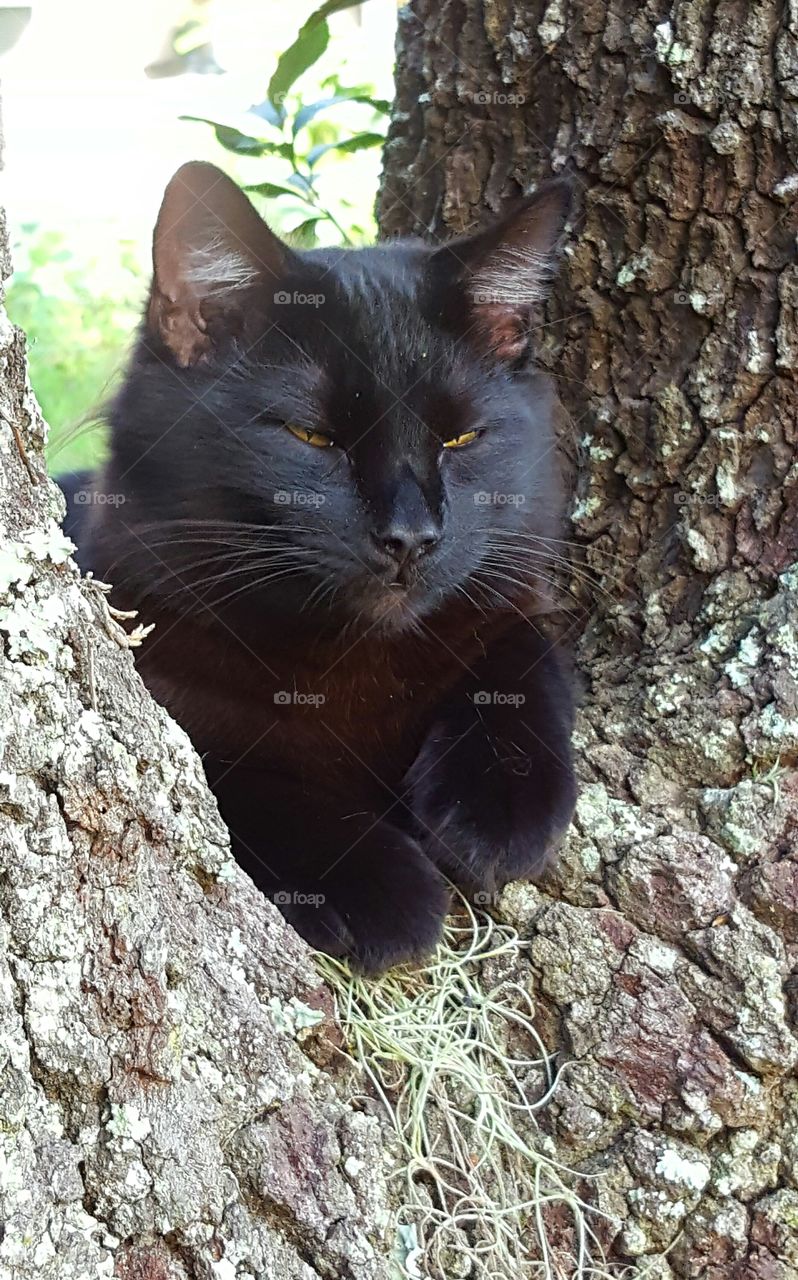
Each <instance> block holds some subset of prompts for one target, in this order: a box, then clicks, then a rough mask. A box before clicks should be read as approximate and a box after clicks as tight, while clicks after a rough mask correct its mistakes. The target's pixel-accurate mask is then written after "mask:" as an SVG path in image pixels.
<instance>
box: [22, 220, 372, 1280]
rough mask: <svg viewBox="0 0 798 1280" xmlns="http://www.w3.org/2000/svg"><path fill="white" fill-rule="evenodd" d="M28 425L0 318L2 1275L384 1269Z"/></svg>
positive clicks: (309, 1036) (159, 716)
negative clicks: (77, 558)
mask: <svg viewBox="0 0 798 1280" xmlns="http://www.w3.org/2000/svg"><path fill="white" fill-rule="evenodd" d="M9 270H10V263H9V261H8V254H7V240H6V237H5V226H4V224H3V223H0V279H5V278H6V277H7V276H8V274H9ZM44 436H45V429H44V425H43V423H42V420H41V417H40V414H39V411H38V408H37V405H36V403H35V401H34V399H33V397H32V395H31V392H30V388H29V386H28V384H27V377H26V363H25V352H24V344H23V338H22V335H21V334H20V333H19V332H18V331H17V330H15V329H14V328H13V327H12V326H11V325H10V324H9V322H8V320H7V318H6V316H5V314H4V313H3V312H2V308H0V1277H2V1280H6V1278H8V1280H12V1278H13V1280H27V1277H37V1280H94V1278H95V1277H97V1278H99V1277H105V1276H116V1277H119V1280H188V1278H189V1277H190V1278H192V1280H234V1277H239V1278H240V1280H246V1278H247V1277H249V1278H250V1280H252V1278H253V1277H257V1280H271V1278H274V1280H310V1278H311V1277H316V1276H318V1277H322V1276H323V1277H333V1276H334V1277H346V1278H347V1280H378V1278H383V1277H386V1276H387V1274H388V1262H387V1258H388V1255H389V1253H390V1248H389V1245H390V1243H391V1241H390V1239H389V1236H390V1234H391V1233H390V1231H389V1216H388V1202H387V1197H386V1191H385V1183H384V1180H383V1176H382V1163H381V1137H380V1129H379V1124H378V1121H377V1120H376V1119H375V1118H373V1117H370V1116H368V1115H366V1114H364V1113H363V1112H362V1111H360V1110H354V1109H353V1108H352V1107H350V1105H349V1104H348V1103H347V1102H346V1101H345V1098H346V1097H347V1096H348V1094H349V1091H350V1082H349V1081H348V1080H347V1078H346V1076H345V1075H343V1074H342V1073H341V1070H340V1068H338V1067H336V1066H335V1064H336V1062H340V1061H341V1055H339V1054H337V1052H336V1049H337V1047H339V1046H340V1032H339V1031H338V1029H337V1027H336V1024H335V1021H334V1017H333V1012H332V999H331V997H330V994H329V992H327V991H326V989H325V988H324V987H323V986H322V985H321V984H320V982H319V978H318V976H317V975H316V973H315V972H314V970H313V968H312V966H311V964H310V962H309V953H308V950H307V948H306V947H305V945H304V944H303V943H302V942H301V941H300V940H299V938H298V937H297V936H296V934H294V933H293V931H292V930H291V929H289V928H288V926H287V925H286V924H285V923H284V922H283V919H282V917H281V916H280V915H279V913H278V912H277V911H276V910H275V909H274V908H273V907H272V906H271V904H269V903H267V902H266V901H265V900H264V898H263V897H262V896H261V895H260V894H259V893H258V891H257V890H256V889H255V888H254V887H253V885H252V883H251V882H250V881H249V880H248V879H246V877H244V876H243V875H242V873H240V872H239V871H237V870H236V869H235V867H234V864H233V863H232V862H231V860H230V852H229V843H228V837H227V833H226V831H225V830H224V828H223V826H222V824H221V821H220V819H219V816H218V812H217V809H216V804H215V802H214V800H213V799H212V797H211V795H210V793H209V791H208V789H207V787H206V785H205V780H204V777H203V775H202V769H201V766H200V763H199V760H198V758H197V756H196V755H195V753H194V751H193V749H192V747H191V745H190V743H189V741H188V739H187V738H186V736H185V734H184V733H183V732H182V731H181V730H180V729H178V727H177V726H176V725H175V724H174V723H173V722H172V721H171V720H170V719H169V717H168V716H167V715H166V714H165V712H163V711H162V710H161V709H160V708H159V707H157V706H156V705H155V703H153V701H152V700H151V699H150V697H149V695H148V694H147V693H146V691H145V689H144V687H143V685H142V683H141V681H140V679H139V677H138V676H137V674H136V671H135V669H134V666H133V659H132V655H131V653H130V649H129V643H130V641H129V639H128V635H127V633H126V631H124V630H123V629H122V627H121V626H120V624H119V622H118V621H117V620H115V619H114V618H113V616H112V615H111V613H110V612H109V608H108V604H107V601H106V597H105V595H104V593H103V592H102V591H101V590H100V589H99V588H98V587H97V586H96V585H94V584H92V583H91V582H87V581H84V580H81V578H80V576H79V574H78V571H77V569H76V568H75V566H74V564H73V563H72V561H71V560H70V559H69V550H70V546H69V544H68V543H67V542H66V541H65V539H64V536H63V534H62V533H61V531H60V529H59V527H58V521H59V519H60V517H61V514H62V500H61V498H60V496H59V495H58V490H57V489H56V487H55V485H53V484H52V483H51V482H50V481H49V480H48V479H47V476H46V472H45V468H44V460H43V453H42V449H43V445H44ZM128 625H130V624H128Z"/></svg>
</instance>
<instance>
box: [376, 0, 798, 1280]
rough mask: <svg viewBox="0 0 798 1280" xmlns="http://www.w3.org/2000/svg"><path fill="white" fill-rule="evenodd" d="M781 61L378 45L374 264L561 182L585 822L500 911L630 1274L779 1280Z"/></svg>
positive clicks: (692, 43)
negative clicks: (380, 118) (400, 243)
mask: <svg viewBox="0 0 798 1280" xmlns="http://www.w3.org/2000/svg"><path fill="white" fill-rule="evenodd" d="M797 36H798V9H796V6H795V4H794V3H786V4H783V3H776V2H775V0H759V3H756V4H751V3H750V2H749V0H732V2H728V0H720V2H718V3H714V4H704V3H700V2H699V0H684V2H683V3H676V4H669V3H665V2H663V0H652V2H649V3H646V4H642V5H640V4H638V3H637V2H636V0H612V2H610V3H607V2H606V0H589V2H588V3H573V4H571V3H567V0H551V2H550V3H549V4H545V3H543V2H542V0H535V2H533V3H527V2H526V0H524V2H522V0H481V2H480V0H446V2H445V3H443V4H441V3H440V2H439V0H413V3H412V5H411V6H410V9H409V10H405V11H403V15H402V17H401V21H400V34H399V68H398V99H397V109H396V112H395V115H394V120H393V125H392V129H391V133H390V139H389V144H388V150H387V164H386V174H385V178H384V183H383V190H382V193H381V201H380V213H381V223H382V228H383V232H384V233H386V234H394V233H407V232H417V233H419V232H420V233H422V234H428V233H433V234H442V233H444V232H445V231H462V230H465V229H468V228H471V227H473V226H474V225H476V224H478V223H479V222H480V221H481V220H484V218H485V216H486V210H491V209H498V208H499V207H500V206H501V205H502V203H503V202H504V201H505V200H506V198H508V197H509V196H511V195H513V194H517V193H518V192H519V190H523V189H525V188H527V187H528V186H529V185H531V184H532V183H533V182H534V181H535V180H537V179H538V178H540V177H541V176H545V175H546V174H547V173H549V172H551V171H552V170H554V171H557V170H558V169H560V168H561V167H562V166H563V164H564V163H565V162H566V160H567V159H570V161H571V163H572V165H573V167H574V169H575V172H576V174H577V177H578V184H577V185H578V188H579V191H580V195H581V204H582V215H581V221H580V222H579V224H578V225H577V233H576V234H575V235H574V236H573V237H572V238H571V242H570V244H569V246H568V247H567V250H566V256H565V270H564V273H563V274H564V279H563V281H562V283H561V285H560V286H559V287H558V292H557V294H556V295H555V298H554V300H553V303H552V305H551V308H550V310H549V313H548V315H547V316H546V321H547V324H546V325H545V327H542V328H541V330H540V338H541V344H542V349H543V352H542V360H543V362H544V363H546V364H547V365H549V367H550V368H551V369H552V370H553V371H554V373H555V374H556V375H557V376H558V377H559V378H560V380H561V381H560V386H561V394H562V398H563V401H564V404H565V407H566V410H567V419H568V421H567V422H566V423H565V425H564V427H563V435H562V440H563V448H564V452H565V454H566V455H567V456H568V457H569V458H570V459H571V462H572V465H573V468H574V472H575V477H576V487H577V499H576V503H575V506H574V510H573V517H572V519H573V531H574V536H575V538H576V539H577V540H578V542H579V543H580V544H581V545H582V547H583V551H582V552H581V555H580V559H581V560H582V562H584V563H586V564H587V566H589V568H590V569H591V570H592V572H593V573H594V574H596V575H598V578H599V581H600V586H601V590H600V591H599V592H597V593H596V594H595V596H594V597H593V598H592V599H590V600H588V598H587V597H586V595H585V592H584V590H583V588H582V585H581V583H580V582H579V581H576V580H575V581H574V591H575V593H576V594H577V595H578V597H579V599H580V602H581V606H582V610H583V614H584V613H587V612H589V615H590V616H589V621H588V622H587V624H586V625H583V626H582V627H581V628H580V630H581V639H580V661H581V666H582V670H583V672H584V676H585V689H584V696H583V709H582V712H581V716H580V722H579V728H578V749H579V759H580V766H581V772H582V779H583V785H582V796H581V800H580V804H579V810H578V817H577V821H576V824H575V827H574V829H573V831H572V833H571V835H570V837H569V838H568V840H567V843H566V848H565V851H564V854H563V857H562V860H561V862H560V865H559V867H558V869H556V870H555V871H554V872H553V873H551V874H550V875H549V876H548V879H547V881H546V882H545V883H544V884H543V885H541V886H540V887H539V888H537V889H530V888H526V887H522V886H512V887H511V888H510V889H509V890H508V891H506V893H505V895H504V897H503V899H502V901H501V903H500V906H499V912H500V913H503V914H504V915H505V916H506V917H507V918H508V919H509V920H511V921H512V922H513V923H515V924H517V925H521V926H522V927H523V928H524V930H525V931H526V934H527V936H528V937H529V938H530V939H531V940H532V941H531V951H530V966H529V969H528V971H527V973H526V978H527V980H528V981H530V982H531V983H532V985H533V989H534V990H535V992H536V995H537V997H538V1000H539V1003H540V1005H541V1009H542V1013H543V1015H544V1016H543V1025H544V1026H545V1031H546V1035H547V1038H548V1041H549V1043H550V1045H551V1046H552V1047H553V1048H559V1049H560V1050H561V1051H562V1054H563V1058H564V1060H567V1061H569V1063H570V1065H569V1066H568V1067H567V1068H566V1070H565V1073H564V1077H563V1080H562V1082H561V1085H560V1088H559V1091H558V1093H557V1094H556V1095H555V1101H554V1103H553V1106H552V1112H551V1116H550V1122H551V1131H552V1134H553V1136H554V1138H555V1140H556V1142H557V1145H558V1150H559V1153H560V1156H561V1158H562V1159H563V1161H564V1162H565V1163H567V1164H573V1163H574V1162H577V1163H579V1164H580V1166H581V1167H582V1168H583V1169H585V1170H587V1171H590V1172H592V1173H597V1172H598V1173H599V1174H600V1177H599V1178H598V1180H597V1181H596V1182H595V1184H594V1185H593V1189H592V1191H589V1195H592V1196H593V1198H594V1199H595V1201H596V1202H597V1203H598V1204H599V1205H600V1206H601V1207H602V1208H603V1209H605V1210H606V1211H607V1212H608V1213H609V1214H610V1215H612V1219H613V1221H611V1222H610V1223H608V1224H607V1225H606V1227H605V1228H604V1229H603V1233H604V1237H605V1239H606V1240H607V1242H608V1243H609V1244H610V1246H611V1249H612V1252H613V1256H614V1257H615V1258H616V1259H618V1264H619V1265H620V1263H621V1262H622V1261H624V1260H625V1261H626V1262H628V1263H629V1265H630V1269H629V1271H628V1273H625V1274H628V1275H630V1276H633V1275H634V1276H637V1275H640V1276H642V1275H643V1274H645V1275H646V1276H654V1277H660V1278H662V1277H672V1276H678V1277H685V1278H686V1277H704V1278H705V1280H730V1278H735V1280H742V1277H746V1280H757V1278H759V1280H765V1277H767V1280H787V1277H793V1278H794V1277H795V1276H796V1275H798V1090H797V1089H796V1084H795V1080H794V1069H795V1065H796V1060H797V1057H798V1044H797V1043H796V1021H795V1019H796V1000H797V998H798V980H797V979H796V969H795V965H796V956H797V955H798V925H797V923H796V921H797V920H798V914H797V908H798V834H797V831H798V774H796V771H795V766H796V764H797V763H798V683H797V681H798V568H797V567H796V564H795V562H796V558H797V557H798V463H797V462H796V445H797V444H798V422H797V421H796V418H797V415H796V407H797V406H798V393H797V392H796V381H795V374H796V364H798V325H797V323H796V316H797V314H798V267H796V265H795V261H794V256H795V234H796V226H797V225H798V213H797V211H796V196H798V176H797V175H796V167H797V165H798V41H797V39H796V37H797ZM588 604H589V606H590V607H589V610H587V609H586V608H585V606H586V605H588ZM666 1249H669V1252H668V1253H667V1257H665V1250H666ZM647 1268H650V1269H647ZM534 1274H538V1273H537V1272H534ZM562 1274H570V1273H569V1272H567V1271H563V1273H562Z"/></svg>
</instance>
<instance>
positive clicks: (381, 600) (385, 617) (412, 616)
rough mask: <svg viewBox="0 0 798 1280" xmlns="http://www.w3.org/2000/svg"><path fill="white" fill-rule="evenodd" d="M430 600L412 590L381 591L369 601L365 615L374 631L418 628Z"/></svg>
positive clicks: (394, 632) (387, 631) (402, 630)
mask: <svg viewBox="0 0 798 1280" xmlns="http://www.w3.org/2000/svg"><path fill="white" fill-rule="evenodd" d="M431 608H432V602H431V601H430V600H428V599H425V598H424V597H423V596H422V595H420V594H419V593H416V592H413V591H396V590H387V591H381V592H380V594H379V595H378V596H377V597H376V598H375V599H374V600H372V601H371V603H370V604H369V607H368V609H367V610H366V616H367V617H368V618H369V625H370V626H371V627H374V629H375V631H381V632H383V633H387V634H390V635H398V634H400V633H401V632H407V631H418V630H420V626H421V623H420V619H421V618H422V617H423V616H424V614H426V613H429V611H430V609H431Z"/></svg>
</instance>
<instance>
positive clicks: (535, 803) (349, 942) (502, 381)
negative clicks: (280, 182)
mask: <svg viewBox="0 0 798 1280" xmlns="http://www.w3.org/2000/svg"><path fill="white" fill-rule="evenodd" d="M567 207H568V193H567V190H566V188H565V186H564V185H563V184H551V185H549V186H548V187H546V188H544V189H543V190H542V191H541V192H540V193H538V194H537V195H536V196H534V197H531V198H528V199H527V200H526V201H523V202H521V204H520V205H519V206H518V207H517V209H516V210H514V211H513V212H511V214H509V215H508V216H507V217H506V218H505V219H504V220H503V221H502V222H501V223H499V224H497V226H496V227H494V228H492V229H491V230H489V231H488V232H485V233H482V234H481V235H480V236H477V237H474V238H472V239H471V240H462V241H457V242H455V243H454V245H453V246H449V247H446V248H444V249H437V250H436V249H433V248H431V247H429V246H427V245H424V244H422V243H420V242H415V241H400V242H395V243H392V244H386V245H381V246H378V247H375V248H371V249H364V250H352V251H344V252H342V251H335V252H333V251H329V250H328V251H314V252H309V253H301V254H300V253H297V252H296V251H293V250H288V249H286V248H285V247H284V246H282V245H281V244H280V242H279V241H277V240H276V238H275V237H274V236H273V235H272V234H271V233H270V232H269V231H268V229H267V228H266V226H265V224H264V223H262V222H261V221H260V220H259V219H258V218H257V217H256V215H255V214H254V213H253V211H252V210H251V207H250V206H249V205H248V203H247V202H246V200H245V199H244V197H243V196H241V195H240V193H239V192H238V191H237V190H236V189H235V188H234V187H233V186H232V184H231V183H230V182H229V180H228V179H226V178H224V177H223V176H222V175H220V174H219V173H218V171H216V170H213V169H211V167H210V166H206V165H194V166H188V167H187V168H186V169H184V170H182V171H181V173H180V174H178V175H177V177H176V179H174V180H173V183H172V184H170V188H169V190H168V191H167V196H166V199H165V203H164V208H163V210H162V214H161V218H160V219H159V224H158V228H157V229H156V239H155V276H154V283H153V292H152V296H151V300H150V306H149V310H148V318H147V321H146V323H145V325H144V326H143V328H142V332H141V335H140V339H139V342H138V345H137V348H136V350H135V353H134V356H133V358H132V362H131V366H130V369H129V373H128V376H127V379H126V381H125V384H124V386H123V388H122V391H121V393H120V395H119V396H118V398H117V400H116V403H115V405H114V406H113V409H112V412H111V427H112V435H111V452H110V461H109V463H108V465H107V467H106V468H105V469H104V471H103V473H102V474H101V475H99V476H98V477H97V478H96V479H95V480H94V481H93V484H92V487H91V492H90V493H89V495H88V500H86V499H85V498H82V500H81V501H80V502H79V503H75V501H74V494H75V492H76V486H78V485H79V486H80V492H81V494H82V495H83V494H85V493H86V491H87V488H88V486H87V484H86V480H85V478H84V477H79V478H77V479H74V480H73V481H72V482H71V484H69V485H66V486H65V487H66V488H67V489H68V490H70V491H71V494H72V499H71V506H70V521H71V526H70V527H71V528H72V529H73V530H75V529H76V530H77V536H78V538H79V540H80V544H81V559H82V563H83V564H84V566H85V567H90V568H92V569H93V570H94V571H95V573H96V574H97V575H98V576H100V577H102V578H105V579H107V580H110V581H112V582H114V583H115V586H116V591H115V595H114V600H115V602H116V603H118V604H120V605H122V606H124V607H126V608H136V609H138V610H139V611H140V615H141V620H142V621H144V622H150V621H155V622H156V624H157V626H156V631H155V633H154V635H153V636H152V637H151V638H150V639H149V640H148V641H147V642H146V643H145V645H144V646H143V648H142V650H141V653H140V658H139V665H140V669H141V672H142V674H143V676H144V679H145V680H146V681H147V683H148V685H149V687H150V689H151V690H152V692H153V693H154V694H155V696H156V697H157V698H159V699H160V700H161V701H162V702H163V703H164V705H166V706H167V707H168V708H169V709H170V710H171V711H172V712H173V714H174V715H175V717H176V718H177V719H178V720H179V721H180V722H181V723H182V724H183V725H184V727H185V728H186V729H187V730H188V732H189V733H190V734H191V736H192V739H193V741H194V742H195V744H196V746H197V747H198V749H199V750H200V752H201V753H202V756H203V760H204V763H205V768H206V771H207V774H208V779H209V782H210V784H211V786H212V788H213V790H214V791H215V793H216V795H217V797H218V800H219V805H220V809H221V812H222V814H223V816H224V818H225V819H226V821H227V823H228V825H229V827H230V830H231V834H232V839H233V844H234V849H235V852H236V855H237V857H238V859H239V861H240V862H241V863H242V865H243V866H244V867H245V868H246V869H247V870H248V871H249V872H250V874H251V875H252V876H253V878H254V879H255V880H256V882H257V883H258V884H260V885H261V887H262V888H263V889H264V891H265V892H266V893H268V894H269V895H270V896H272V897H274V899H275V901H277V902H278V905H280V907H281V909H282V910H283V912H284V914H285V915H286V916H287V917H288V918H289V919H290V920H291V921H292V922H293V923H294V924H295V925H296V927H297V928H298V929H299V930H300V931H301V932H302V933H303V934H304V935H305V936H306V937H307V938H308V939H309V940H310V941H311V942H312V943H313V944H315V945H316V946H318V947H321V948H323V949H325V950H327V951H331V952H333V953H335V954H346V955H350V956H351V957H353V958H354V959H355V960H356V961H357V962H358V963H359V964H361V965H362V966H363V967H364V968H366V969H370V970H374V969H378V968H380V967H382V966H384V965H386V964H390V963H393V962H395V961H398V960H403V959H407V958H410V957H413V956H417V955H420V954H422V953H423V952H424V951H426V950H427V949H429V948H430V947H431V946H432V945H434V943H435V940H436V938H437V936H438V934H439V931H440V926H441V922H442V918H443V915H444V913H445V910H446V906H447V893H446V888H445V883H444V879H443V876H442V873H445V875H446V876H447V877H450V878H451V879H453V880H454V881H455V882H457V883H459V884H460V885H462V886H463V887H464V889H465V890H466V891H467V892H469V893H470V894H472V895H474V894H477V895H480V894H484V893H486V892H490V891H492V890H493V889H494V888H496V887H498V886H500V885H501V884H503V883H504V882H506V881H507V880H508V879H510V878H513V877H517V876H526V875H530V874H533V873H534V872H535V871H537V870H538V869H539V868H540V867H541V865H542V864H543V861H544V859H545V857H546V854H547V852H548V851H549V850H550V849H551V848H552V846H553V844H554V842H555V841H556V839H557V837H558V836H559V835H560V834H561V833H562V831H563V830H564V828H565V827H566V826H567V824H568V821H569V819H570V815H571V811H572V808H573V803H574V794H575V792H574V781H573V774H572V769H571V758H570V745H569V740H570V732H571V720H572V699H571V692H570V680H569V677H568V676H567V674H566V670H565V667H564V665H563V662H562V659H561V657H560V656H558V654H557V652H556V646H555V645H554V644H553V642H552V640H551V639H550V638H549V637H547V635H546V632H545V629H544V625H543V620H542V617H541V615H542V613H543V612H544V602H545V597H546V584H547V580H548V576H549V572H550V564H549V561H550V552H551V548H552V543H551V541H550V540H551V539H552V538H554V537H557V536H558V534H559V521H560V505H561V499H560V491H559V485H558V479H557V470H556V462H555V451H554V441H553V436H552V404H553V401H552V393H551V390H550V387H549V385H548V382H547V380H546V379H545V378H543V377H542V376H541V375H540V374H538V373H536V372H534V371H530V370H528V369H527V367H526V366H527V364H528V360H527V354H528V342H529V323H528V322H529V298H531V296H532V295H533V294H534V293H535V291H539V288H540V285H541V281H542V275H543V268H545V266H546V265H547V264H548V260H549V259H551V256H552V254H553V251H554V248H555V245H556V241H557V237H558V235H559V232H560V230H561V227H562V223H563V220H564V217H565V213H566V211H567ZM525 254H526V257H524V255H525ZM197 264H199V266H198V265H197ZM220 264H221V265H220ZM228 270H229V279H228V278H226V277H225V271H228ZM525 273H526V274H525ZM503 280H504V282H505V286H506V287H505V289H504V292H503V291H502V281H503ZM286 297H288V298H289V301H285V300H284V299H285V298H286ZM309 299H312V300H309ZM287 424H290V425H294V426H296V427H298V428H301V429H304V430H305V431H306V432H316V433H321V434H322V435H323V436H325V437H329V438H331V439H332V440H333V441H334V444H333V446H331V447H316V446H314V445H313V444H310V443H307V442H306V441H305V440H303V439H298V438H296V436H295V435H294V434H292V433H291V432H290V431H289V430H287V429H286V427H287ZM470 432H477V433H478V434H477V435H476V437H475V438H474V439H473V440H472V441H470V442H469V443H466V444H465V445H464V446H463V447H457V448H448V447H444V446H445V445H446V443H447V442H450V441H453V440H455V439H457V438H460V437H463V436H466V437H467V435H468V433H470ZM76 520H77V524H76ZM478 900H479V899H478Z"/></svg>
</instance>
